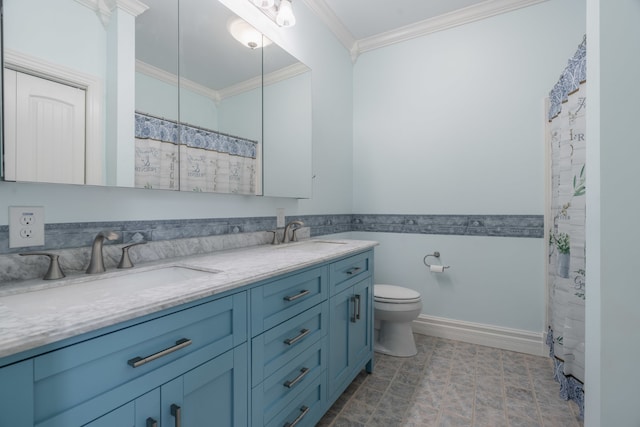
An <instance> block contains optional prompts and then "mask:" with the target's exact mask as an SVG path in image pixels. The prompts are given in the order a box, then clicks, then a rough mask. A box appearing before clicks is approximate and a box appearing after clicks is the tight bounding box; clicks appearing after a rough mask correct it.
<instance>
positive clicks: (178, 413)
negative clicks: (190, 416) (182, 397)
mask: <svg viewBox="0 0 640 427" xmlns="http://www.w3.org/2000/svg"><path fill="white" fill-rule="evenodd" d="M171 415H173V417H174V418H175V419H176V427H180V424H182V423H181V421H180V418H182V408H180V407H179V406H178V405H176V404H175V403H173V404H171Z"/></svg>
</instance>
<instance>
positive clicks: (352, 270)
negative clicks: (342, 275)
mask: <svg viewBox="0 0 640 427" xmlns="http://www.w3.org/2000/svg"><path fill="white" fill-rule="evenodd" d="M360 270H362V268H360V267H353V268H351V269H349V270H347V274H348V275H353V274H356V273H357V272H359V271H360Z"/></svg>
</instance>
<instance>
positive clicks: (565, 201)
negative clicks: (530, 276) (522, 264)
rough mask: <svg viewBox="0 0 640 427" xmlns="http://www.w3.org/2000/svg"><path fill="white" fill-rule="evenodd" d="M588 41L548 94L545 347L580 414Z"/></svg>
mask: <svg viewBox="0 0 640 427" xmlns="http://www.w3.org/2000/svg"><path fill="white" fill-rule="evenodd" d="M585 81H586V39H585V40H583V42H582V44H581V45H580V46H579V48H578V51H577V52H576V54H575V55H574V57H573V58H572V59H571V60H569V65H568V66H567V68H566V69H565V71H564V72H563V74H562V76H561V78H560V80H559V81H558V83H557V84H556V86H555V87H554V89H553V90H552V91H551V93H550V105H549V112H548V114H549V115H548V119H549V125H548V127H547V129H548V137H547V140H548V141H549V143H550V150H551V151H550V152H551V192H550V195H551V201H550V210H551V211H550V213H549V219H550V224H549V228H550V229H549V252H548V253H549V268H548V278H547V287H548V294H549V301H548V305H547V307H548V310H549V312H548V316H547V317H548V320H549V334H548V337H547V343H548V344H549V347H550V355H551V357H552V358H553V359H554V367H555V372H554V374H555V378H556V379H557V380H558V381H559V382H560V394H561V396H562V397H564V398H565V399H571V400H574V401H576V403H578V405H579V406H580V410H581V413H582V412H583V411H584V387H583V384H584V366H585V345H584V337H585V276H586V271H585V218H586V209H585V193H586V191H587V190H586V170H585V163H586V162H585V160H586V156H585V153H586V120H585V118H586V114H585V113H586V108H587V96H586V87H585Z"/></svg>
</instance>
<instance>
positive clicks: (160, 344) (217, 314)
mask: <svg viewBox="0 0 640 427" xmlns="http://www.w3.org/2000/svg"><path fill="white" fill-rule="evenodd" d="M246 337H247V296H246V292H240V293H238V294H235V295H231V296H228V297H225V298H221V299H219V300H215V301H211V302H208V303H205V304H201V305H198V306H195V307H191V308H189V309H186V310H183V311H179V312H176V313H172V314H169V315H166V316H163V317H159V318H156V319H152V320H149V321H147V322H143V323H140V324H137V325H134V326H131V327H127V328H124V329H121V330H119V331H116V332H112V333H109V334H106V335H102V336H100V337H97V338H93V339H89V340H87V341H84V342H80V343H78V344H74V345H72V346H69V347H65V348H62V349H60V350H56V351H53V352H51V353H47V354H44V355H41V356H38V357H36V358H35V359H34V376H35V385H34V386H35V393H34V395H35V419H36V422H38V421H41V420H45V419H48V418H50V417H51V416H53V415H55V414H57V413H60V412H62V411H66V410H68V409H70V408H72V407H75V406H77V405H79V404H80V403H82V402H85V401H88V400H90V399H92V398H94V397H96V396H98V395H101V394H103V393H105V392H107V391H109V390H112V389H114V388H116V387H119V386H121V385H124V384H126V383H128V382H130V381H132V380H134V379H137V378H140V380H142V381H144V379H145V378H146V379H150V378H152V377H156V378H157V377H158V376H159V375H158V374H157V373H160V372H164V371H166V375H164V374H163V375H160V376H163V377H166V378H169V379H170V378H171V376H172V375H173V374H174V373H173V372H169V371H170V370H171V369H173V368H172V366H171V364H172V362H175V361H177V360H178V359H180V358H182V357H184V356H187V355H190V354H192V353H195V352H196V351H198V350H202V351H206V352H207V353H208V354H209V356H210V357H214V356H216V355H218V354H222V353H224V352H225V351H227V350H229V349H231V348H233V347H235V346H236V345H238V344H241V343H242V342H244V341H246ZM165 365H169V366H166V367H165ZM134 366H135V367H134ZM173 366H175V363H173ZM163 367H165V368H164V371H162V370H163ZM152 373H153V375H152ZM180 373H181V372H175V376H177V375H179V374H180ZM149 381H151V380H149ZM157 385H158V384H149V385H148V387H149V389H151V388H153V387H155V386H157Z"/></svg>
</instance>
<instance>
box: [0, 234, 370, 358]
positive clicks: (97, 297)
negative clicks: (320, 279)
mask: <svg viewBox="0 0 640 427" xmlns="http://www.w3.org/2000/svg"><path fill="white" fill-rule="evenodd" d="M375 245H377V243H376V242H372V241H364V240H322V239H317V240H316V239H312V240H305V241H301V242H298V243H289V244H283V245H277V246H272V245H261V246H255V247H250V248H243V249H233V250H226V251H219V252H212V253H210V254H205V255H197V256H187V257H181V258H174V259H165V260H163V261H157V262H153V263H147V264H144V265H142V264H141V265H140V266H136V267H134V268H132V269H130V270H111V271H108V272H106V273H103V274H99V275H76V276H73V277H67V278H65V279H61V280H56V281H44V280H28V281H22V282H14V283H9V284H5V285H3V286H2V287H0V358H1V357H5V356H9V355H12V354H16V353H19V352H22V351H26V350H30V349H33V348H36V347H40V346H43V345H46V344H50V343H54V342H56V341H60V340H63V339H66V338H70V337H73V336H76V335H80V334H83V333H86V332H91V331H94V330H97V329H100V328H103V327H107V326H111V325H115V324H117V323H120V322H124V321H127V320H131V319H135V318H137V317H141V316H144V315H147V314H150V313H154V312H157V311H160V310H163V309H167V308H171V307H175V306H178V305H181V304H184V303H189V302H192V301H196V300H199V299H201V298H206V297H209V296H212V295H215V294H219V293H222V292H225V291H229V290H232V289H237V288H240V287H242V286H245V285H248V284H251V283H255V282H257V281H260V280H264V279H269V278H271V277H275V276H278V275H281V274H284V273H288V272H291V271H294V270H297V269H300V268H304V267H308V266H312V265H314V264H318V263H322V262H324V261H329V260H331V259H335V258H340V257H343V256H346V255H349V254H352V253H356V252H360V251H363V250H366V249H369V248H372V247H374V246H375ZM171 267H178V268H171ZM180 267H186V268H180ZM165 268H166V269H167V270H161V272H162V273H175V274H171V275H169V274H167V275H166V277H170V276H172V277H173V278H172V279H167V278H166V277H165V278H164V280H158V279H159V278H160V277H161V275H162V273H160V275H159V274H158V273H159V272H158V271H156V270H158V269H165ZM154 271H155V272H154ZM149 272H151V273H150V276H154V279H153V280H147V279H148V277H149V276H146V277H145V275H147V274H149ZM183 273H184V274H183ZM134 278H135V279H134ZM137 279H140V280H137Z"/></svg>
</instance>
